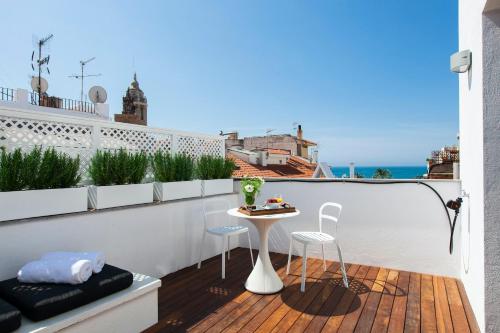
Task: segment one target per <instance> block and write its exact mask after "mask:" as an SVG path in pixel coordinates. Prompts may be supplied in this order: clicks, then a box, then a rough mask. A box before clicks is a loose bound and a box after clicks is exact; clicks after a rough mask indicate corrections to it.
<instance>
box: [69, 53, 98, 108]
mask: <svg viewBox="0 0 500 333" xmlns="http://www.w3.org/2000/svg"><path fill="white" fill-rule="evenodd" d="M94 59H95V57H92V58H90V59H87V60H80V68H81V75H78V74H73V75H70V76H68V77H74V78H75V79H81V88H80V103H81V105H83V78H86V77H90V76H101V73H99V74H88V75H84V74H83V68H84V67H85V65H86V64H88V63H89V62H91V61H92V60H94Z"/></svg>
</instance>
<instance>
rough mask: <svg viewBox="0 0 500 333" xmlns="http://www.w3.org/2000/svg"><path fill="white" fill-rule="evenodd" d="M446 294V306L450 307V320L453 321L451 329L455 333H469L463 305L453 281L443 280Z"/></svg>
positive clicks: (449, 279)
mask: <svg viewBox="0 0 500 333" xmlns="http://www.w3.org/2000/svg"><path fill="white" fill-rule="evenodd" d="M444 283H445V287H446V294H447V296H448V304H449V306H450V314H451V319H452V321H453V329H454V330H455V332H464V333H469V332H470V328H469V323H468V322H467V316H466V314H465V309H464V305H463V304H462V299H461V297H460V292H459V291H458V287H457V283H456V281H455V279H451V278H444Z"/></svg>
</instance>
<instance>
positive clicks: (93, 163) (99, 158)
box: [89, 150, 113, 186]
mask: <svg viewBox="0 0 500 333" xmlns="http://www.w3.org/2000/svg"><path fill="white" fill-rule="evenodd" d="M112 166H113V164H112V155H111V153H110V152H108V151H100V150H98V151H96V153H95V154H94V156H92V159H91V160H90V166H89V175H90V178H91V179H92V182H93V183H94V184H95V185H98V186H105V185H111V184H113V170H112Z"/></svg>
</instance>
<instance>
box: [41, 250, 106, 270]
mask: <svg viewBox="0 0 500 333" xmlns="http://www.w3.org/2000/svg"><path fill="white" fill-rule="evenodd" d="M41 259H42V260H52V259H72V260H75V259H84V260H90V262H91V263H92V271H93V272H94V273H99V272H100V271H101V270H102V268H103V267H104V264H105V263H106V258H105V257H104V254H103V253H102V252H49V253H46V254H44V255H43V256H42V258H41Z"/></svg>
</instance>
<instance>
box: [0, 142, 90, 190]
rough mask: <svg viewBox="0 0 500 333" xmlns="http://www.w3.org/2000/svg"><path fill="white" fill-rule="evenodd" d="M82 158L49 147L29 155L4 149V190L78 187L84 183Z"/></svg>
mask: <svg viewBox="0 0 500 333" xmlns="http://www.w3.org/2000/svg"><path fill="white" fill-rule="evenodd" d="M79 169H80V158H79V157H76V158H71V157H70V156H68V155H67V154H64V153H60V152H57V151H56V150H55V149H54V148H49V149H47V150H45V151H44V152H43V153H42V148H41V147H35V148H34V149H33V150H32V151H31V152H29V153H22V152H21V149H19V148H18V149H16V150H14V151H13V152H11V153H8V152H6V151H5V150H2V156H1V159H0V191H20V190H25V189H28V190H39V189H51V188H68V187H74V186H76V185H77V184H78V183H79V182H80V179H81V178H80V172H79Z"/></svg>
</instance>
